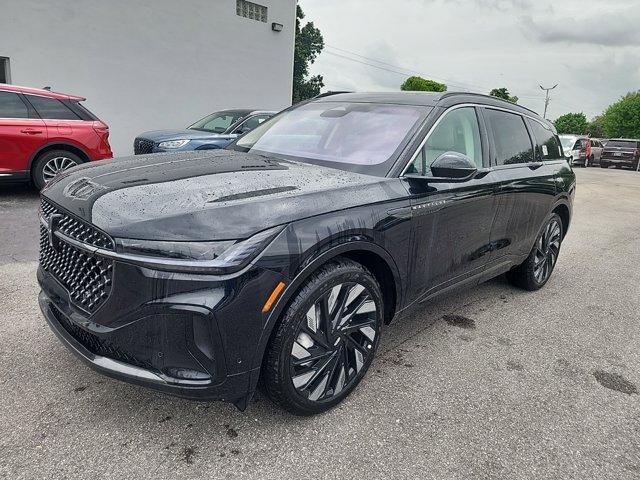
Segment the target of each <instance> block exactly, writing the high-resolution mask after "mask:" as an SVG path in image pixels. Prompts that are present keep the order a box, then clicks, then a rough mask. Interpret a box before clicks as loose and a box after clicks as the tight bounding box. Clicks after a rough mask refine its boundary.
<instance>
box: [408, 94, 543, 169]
mask: <svg viewBox="0 0 640 480" xmlns="http://www.w3.org/2000/svg"><path fill="white" fill-rule="evenodd" d="M436 107H437V105H436ZM465 107H474V108H478V107H480V108H488V109H492V110H500V111H503V112H507V113H512V114H515V115H520V116H521V117H525V118H529V119H531V120H533V121H535V122H538V123H539V124H540V125H542V126H543V127H544V128H546V129H547V130H549V127H548V126H546V125H545V124H544V123H543V122H541V121H540V120H539V119H537V118H535V117H534V116H532V115H529V114H526V113H522V112H518V111H516V110H512V109H510V108H504V107H496V106H494V105H487V104H484V103H460V104H458V105H452V106H451V107H448V108H447V109H446V110H445V111H444V112H442V115H440V116H439V117H438V119H437V120H436V121H435V123H434V124H433V125H431V128H429V131H428V132H427V134H426V135H425V137H424V138H423V139H422V141H421V142H420V145H418V147H417V148H416V150H415V151H414V152H413V155H411V157H410V159H409V161H408V162H407V164H406V165H405V167H404V168H403V169H402V172H401V173H400V175H399V178H402V177H404V175H405V174H406V173H407V170H408V169H409V167H410V166H411V164H412V163H413V162H414V161H415V159H416V157H417V156H418V153H419V152H420V150H421V149H422V147H424V144H425V143H427V140H429V137H430V136H431V134H432V133H433V130H434V129H435V128H436V127H437V126H438V125H439V124H440V121H441V120H442V119H443V118H444V117H445V116H446V115H447V114H448V113H449V112H451V111H452V110H456V109H458V108H465ZM478 126H480V121H478ZM550 131H551V132H553V131H552V130H550ZM527 133H529V132H528V130H527ZM529 136H530V135H529ZM529 163H535V162H529ZM529 163H523V164H521V165H528V164H529ZM498 166H501V165H490V166H489V167H487V168H495V167H498Z"/></svg>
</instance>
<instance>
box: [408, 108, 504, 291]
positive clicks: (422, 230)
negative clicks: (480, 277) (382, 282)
mask: <svg viewBox="0 0 640 480" xmlns="http://www.w3.org/2000/svg"><path fill="white" fill-rule="evenodd" d="M450 151H453V152H459V153H462V154H464V155H466V156H468V157H469V158H470V159H471V160H472V161H473V162H474V163H475V164H476V166H477V167H478V168H479V169H480V170H481V171H480V172H479V174H478V175H477V176H476V177H475V178H473V179H471V180H468V181H466V182H463V183H435V182H432V183H430V182H428V181H427V180H424V179H416V178H411V177H408V176H407V177H404V178H405V181H406V185H407V188H408V190H409V192H410V194H411V198H412V203H411V217H412V222H413V227H414V228H413V242H412V252H411V255H410V258H412V259H413V265H411V266H410V269H409V271H411V272H412V274H411V286H410V287H409V288H410V294H409V296H410V298H414V299H421V298H425V297H428V296H430V295H431V294H434V293H436V292H438V291H440V290H443V289H445V288H447V287H448V286H451V285H454V284H458V283H460V282H464V281H466V280H472V279H474V278H476V274H477V273H479V272H481V271H482V269H483V267H484V265H485V264H486V263H487V261H488V254H489V253H490V235H491V226H492V223H493V217H494V213H495V195H494V193H495V190H496V188H497V186H498V183H497V177H496V176H495V174H493V172H488V173H487V171H483V169H484V166H485V165H488V158H487V156H488V145H487V137H486V133H485V131H484V128H483V127H481V123H480V122H479V120H478V113H477V110H476V108H475V107H472V106H466V107H454V108H453V109H450V110H449V111H447V112H446V113H444V114H443V116H442V117H441V118H440V119H439V120H438V122H437V123H436V124H435V126H434V128H433V129H432V131H431V133H430V134H429V136H428V137H427V139H426V141H425V143H424V146H423V147H422V148H421V149H419V150H418V152H417V153H416V155H415V157H414V159H413V161H412V163H411V164H410V167H409V168H408V169H407V172H406V173H412V174H414V175H415V174H419V175H421V176H424V177H429V176H432V174H431V169H430V166H431V164H432V163H433V161H434V160H435V159H436V158H437V157H438V156H439V155H441V154H443V153H445V152H450Z"/></svg>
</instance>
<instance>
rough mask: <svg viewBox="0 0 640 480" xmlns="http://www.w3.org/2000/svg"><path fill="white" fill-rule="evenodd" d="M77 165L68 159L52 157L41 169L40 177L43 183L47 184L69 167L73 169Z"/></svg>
mask: <svg viewBox="0 0 640 480" xmlns="http://www.w3.org/2000/svg"><path fill="white" fill-rule="evenodd" d="M76 165H77V163H76V162H75V161H74V160H72V159H70V158H68V157H53V158H52V159H50V160H49V161H48V162H47V163H45V165H44V167H43V168H42V177H43V178H44V182H45V183H48V182H49V181H50V180H51V179H52V178H53V177H55V176H56V175H57V174H59V173H60V172H63V171H65V170H67V169H69V168H71V167H75V166H76Z"/></svg>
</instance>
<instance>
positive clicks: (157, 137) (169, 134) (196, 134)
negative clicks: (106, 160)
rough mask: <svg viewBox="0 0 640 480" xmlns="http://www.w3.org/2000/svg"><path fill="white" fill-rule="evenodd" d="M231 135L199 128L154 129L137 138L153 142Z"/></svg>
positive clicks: (226, 136) (215, 137)
mask: <svg viewBox="0 0 640 480" xmlns="http://www.w3.org/2000/svg"><path fill="white" fill-rule="evenodd" d="M228 137H229V135H224V134H219V133H209V132H202V131H199V130H190V129H188V128H186V129H184V130H152V131H150V132H144V133H141V134H140V135H138V136H137V137H136V138H144V139H145V140H151V141H152V142H165V141H167V140H201V139H202V140H206V139H217V138H228Z"/></svg>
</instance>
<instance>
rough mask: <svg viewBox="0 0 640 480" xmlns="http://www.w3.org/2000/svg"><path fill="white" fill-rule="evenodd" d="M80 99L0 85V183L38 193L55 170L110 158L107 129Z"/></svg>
mask: <svg viewBox="0 0 640 480" xmlns="http://www.w3.org/2000/svg"><path fill="white" fill-rule="evenodd" d="M85 100H86V99H85V98H84V97H78V96H75V95H66V94H63V93H56V92H51V91H49V90H42V89H37V88H28V87H18V86H15V85H6V84H1V85H0V180H10V181H15V180H18V181H20V180H22V181H29V180H30V181H32V182H33V184H34V185H35V186H36V187H37V188H38V189H41V188H42V187H43V186H44V185H45V184H46V183H47V182H48V181H49V180H51V179H52V178H53V177H54V176H55V175H57V174H58V173H59V172H61V171H63V170H66V169H68V168H71V167H73V166H75V165H78V164H80V163H84V162H89V161H93V160H102V159H105V158H111V157H112V156H113V154H112V153H111V147H110V145H109V127H108V126H107V124H105V123H104V122H103V121H101V120H100V119H99V118H98V117H96V116H95V115H94V114H93V113H91V112H90V111H89V110H87V109H86V108H85V107H84V106H83V105H82V104H81V102H83V101H85Z"/></svg>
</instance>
